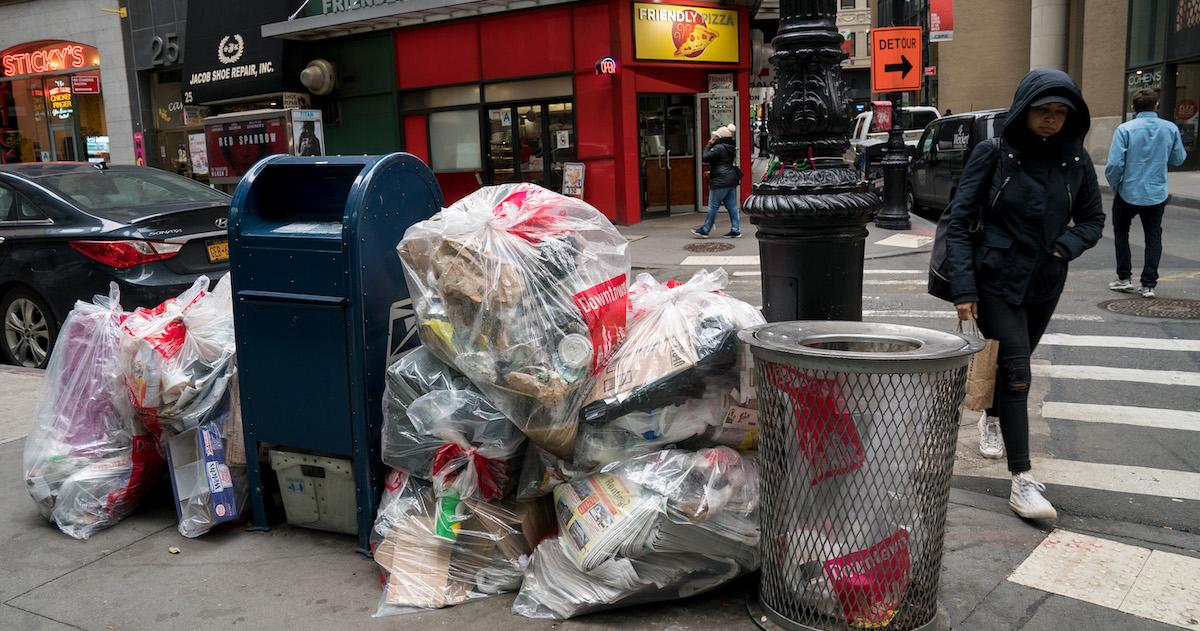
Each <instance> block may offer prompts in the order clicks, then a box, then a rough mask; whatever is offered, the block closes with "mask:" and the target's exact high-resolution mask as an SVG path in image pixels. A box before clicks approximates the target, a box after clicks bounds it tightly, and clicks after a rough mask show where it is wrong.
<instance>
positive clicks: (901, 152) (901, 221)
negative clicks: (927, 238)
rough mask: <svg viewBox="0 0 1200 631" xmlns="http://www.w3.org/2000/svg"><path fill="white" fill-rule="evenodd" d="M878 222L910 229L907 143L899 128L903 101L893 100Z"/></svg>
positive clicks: (898, 228) (891, 226)
mask: <svg viewBox="0 0 1200 631" xmlns="http://www.w3.org/2000/svg"><path fill="white" fill-rule="evenodd" d="M875 225H877V226H879V227H880V228H883V229H885V230H909V229H911V228H912V220H911V218H910V217H909V216H908V146H907V145H905V144H904V131H903V130H902V129H900V101H899V99H897V100H896V101H894V102H893V103H892V129H891V131H889V132H888V140H887V155H886V156H884V157H883V210H880V211H879V216H878V217H876V219H875Z"/></svg>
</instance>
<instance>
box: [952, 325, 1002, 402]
mask: <svg viewBox="0 0 1200 631" xmlns="http://www.w3.org/2000/svg"><path fill="white" fill-rule="evenodd" d="M958 328H959V332H962V322H961V321H960V322H959V325H958ZM971 329H972V331H973V332H974V333H975V334H976V335H979V336H980V337H982V335H981V334H980V333H979V328H978V327H977V326H976V325H975V322H974V321H972V322H971ZM999 354H1000V343H999V342H997V341H996V340H988V339H985V340H983V350H981V351H979V352H978V353H975V355H973V356H972V357H971V364H970V366H969V367H968V368H967V396H966V397H965V398H964V399H963V405H965V406H966V408H967V409H968V410H975V411H976V412H984V411H987V409H988V408H990V407H992V398H993V396H994V395H995V394H996V358H997V357H998V356H999Z"/></svg>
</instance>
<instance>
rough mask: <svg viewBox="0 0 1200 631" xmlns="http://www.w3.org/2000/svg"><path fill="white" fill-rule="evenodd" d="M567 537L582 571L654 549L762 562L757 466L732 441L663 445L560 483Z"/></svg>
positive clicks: (557, 497)
mask: <svg viewBox="0 0 1200 631" xmlns="http://www.w3.org/2000/svg"><path fill="white" fill-rule="evenodd" d="M554 507H555V513H556V515H557V519H558V527H559V532H560V533H561V541H562V544H563V546H564V548H565V549H566V551H567V554H568V556H569V557H570V558H571V559H572V561H573V562H574V563H575V565H576V567H578V568H579V569H580V570H581V571H584V572H588V571H592V570H594V569H596V568H597V567H599V566H600V565H601V564H602V563H604V562H606V561H608V560H610V559H620V558H637V557H639V556H643V555H645V554H650V553H653V552H682V553H696V554H708V555H711V556H722V557H727V558H733V559H736V560H738V562H739V563H740V564H742V565H744V566H746V567H747V568H749V569H754V568H757V567H758V555H757V545H758V536H759V534H758V469H757V466H756V464H755V460H754V459H753V457H751V456H748V455H744V454H741V453H739V452H737V451H734V450H732V449H730V448H728V447H717V448H713V449H702V450H700V451H696V452H692V451H685V450H678V449H672V450H664V451H659V452H655V453H653V454H650V455H647V456H640V457H637V458H633V459H631V460H628V461H626V462H622V463H614V464H611V465H609V466H606V467H604V468H603V469H602V470H601V471H600V472H598V473H595V474H592V475H590V476H587V477H581V478H577V479H575V480H573V481H571V482H570V483H567V484H562V485H560V486H558V487H557V488H555V489H554Z"/></svg>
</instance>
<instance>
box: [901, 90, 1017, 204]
mask: <svg viewBox="0 0 1200 631" xmlns="http://www.w3.org/2000/svg"><path fill="white" fill-rule="evenodd" d="M1007 118H1008V110H1004V109H996V110H983V111H980V112H967V113H966V114H954V115H952V116H947V117H945V118H939V119H937V120H935V121H933V122H932V123H930V124H929V126H928V127H926V128H925V133H924V134H923V135H922V136H921V141H920V142H919V143H917V155H916V157H915V158H914V159H913V161H912V163H911V164H910V165H909V170H908V200H907V202H908V212H910V213H914V214H920V213H921V210H922V209H926V208H928V209H929V210H931V211H932V213H930V214H931V215H934V216H933V217H932V218H934V219H936V218H937V216H940V215H941V214H942V211H944V210H945V209H946V207H947V206H949V205H950V200H951V199H953V198H954V191H955V189H956V188H957V187H958V178H960V177H961V176H962V170H963V166H964V165H965V164H966V162H967V156H969V155H971V150H972V149H974V148H975V145H977V144H979V143H981V142H983V141H985V140H988V139H990V138H995V137H996V136H997V135H999V134H1000V133H1001V132H1003V131H1004V121H1005V119H1007Z"/></svg>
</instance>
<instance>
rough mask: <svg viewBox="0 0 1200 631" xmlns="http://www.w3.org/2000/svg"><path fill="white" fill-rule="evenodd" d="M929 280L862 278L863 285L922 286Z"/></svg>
mask: <svg viewBox="0 0 1200 631" xmlns="http://www.w3.org/2000/svg"><path fill="white" fill-rule="evenodd" d="M928 283H929V281H925V280H864V281H863V284H864V285H912V286H914V287H916V286H921V287H924V286H925V285H927V284H928Z"/></svg>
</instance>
